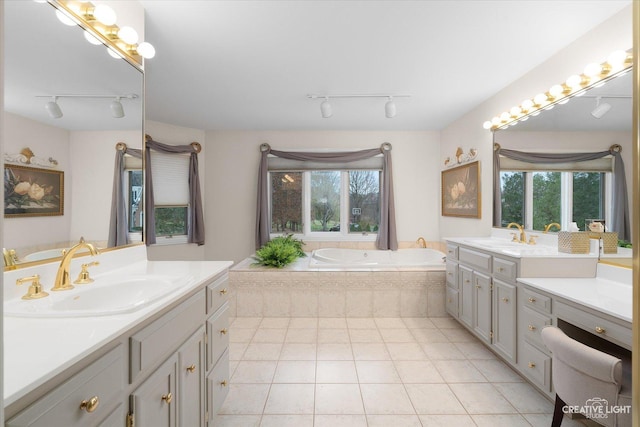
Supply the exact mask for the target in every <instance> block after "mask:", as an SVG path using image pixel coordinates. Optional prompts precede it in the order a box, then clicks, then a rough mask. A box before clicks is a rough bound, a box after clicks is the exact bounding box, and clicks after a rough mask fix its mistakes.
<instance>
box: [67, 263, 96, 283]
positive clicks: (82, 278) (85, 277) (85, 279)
mask: <svg viewBox="0 0 640 427" xmlns="http://www.w3.org/2000/svg"><path fill="white" fill-rule="evenodd" d="M94 265H100V262H98V261H93V262H90V263H88V264H82V265H81V266H80V268H81V270H80V274H78V278H77V279H76V280H75V281H74V282H73V283H75V284H76V285H85V284H87V283H92V282H93V279H92V278H91V277H89V267H93V266H94Z"/></svg>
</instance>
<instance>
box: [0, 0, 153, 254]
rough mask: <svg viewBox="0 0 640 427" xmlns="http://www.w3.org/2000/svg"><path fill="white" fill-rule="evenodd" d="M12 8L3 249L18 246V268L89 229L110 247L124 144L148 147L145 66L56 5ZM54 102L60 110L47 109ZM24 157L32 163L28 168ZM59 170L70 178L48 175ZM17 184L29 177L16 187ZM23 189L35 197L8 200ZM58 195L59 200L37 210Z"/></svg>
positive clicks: (13, 4)
mask: <svg viewBox="0 0 640 427" xmlns="http://www.w3.org/2000/svg"><path fill="white" fill-rule="evenodd" d="M4 8H5V12H4V22H3V25H4V32H5V35H4V38H5V75H4V92H5V100H4V103H5V111H4V117H5V129H3V132H4V140H5V147H4V148H5V153H3V154H4V156H5V157H4V160H5V161H4V167H5V171H4V172H5V173H4V177H5V218H4V230H3V234H4V245H5V248H6V249H7V251H9V250H14V251H15V260H16V261H17V262H18V264H17V265H18V266H19V265H21V264H22V265H24V264H23V263H24V262H25V261H26V262H31V261H34V260H37V259H39V258H40V259H43V258H45V259H46V258H50V257H59V256H60V255H61V249H63V248H67V247H69V245H70V244H73V243H74V242H77V241H78V240H79V239H80V237H81V236H82V237H84V238H85V240H86V241H89V242H92V243H94V244H96V245H97V246H98V247H100V248H104V247H106V246H107V240H108V232H109V220H110V213H111V204H112V203H111V202H112V200H111V199H112V187H113V177H114V176H113V174H114V161H115V150H116V144H118V143H125V144H126V145H127V146H128V147H130V148H138V149H140V148H142V144H143V139H144V137H143V114H144V113H143V99H144V93H143V89H144V83H143V80H144V77H143V73H142V71H141V70H140V69H139V68H137V67H135V66H133V65H131V64H130V63H129V62H127V61H125V60H123V59H122V58H120V59H115V58H113V57H111V56H110V55H109V54H108V52H107V48H106V47H105V46H104V45H102V44H98V45H95V44H92V43H90V42H89V41H88V40H87V38H85V33H86V32H85V31H84V29H83V28H81V27H80V26H78V25H76V24H72V25H64V24H63V23H62V22H61V21H60V20H59V19H58V18H57V16H56V9H55V7H52V5H51V4H49V3H39V2H33V1H10V2H5V3H4ZM89 39H91V38H90V37H89ZM93 41H95V39H94V40H93ZM56 95H57V96H58V98H57V99H55V100H54V99H53V96H56ZM118 97H120V99H119V100H118V99H117V98H118ZM53 101H56V102H57V105H58V107H59V110H60V111H59V112H61V113H62V117H59V118H54V117H53V116H55V115H56V111H55V108H53V109H52V106H51V105H49V107H48V108H45V105H47V103H50V102H53ZM114 101H119V102H120V105H121V107H122V111H121V112H120V113H118V108H117V105H115V107H114V105H113V104H114ZM53 107H55V106H53ZM114 108H115V110H114ZM57 115H59V114H57ZM122 115H124V116H123V117H116V116H122ZM20 155H22V156H26V157H27V158H31V159H32V161H28V162H27V164H22V165H21V163H24V157H22V158H21V157H20ZM31 156H33V157H31ZM14 165H17V167H14ZM139 167H140V168H141V165H140V166H139ZM51 176H55V177H56V179H58V178H59V177H62V178H61V179H62V180H61V181H56V182H49V181H48V180H50V179H51ZM131 176H133V175H131ZM136 176H141V174H139V175H136ZM136 179H137V178H136ZM19 182H26V184H23V185H22V186H21V187H19V188H18V190H17V192H16V191H15V190H16V184H17V183H19ZM33 184H37V185H38V186H37V187H36V186H34V185H33ZM136 185H137V184H136ZM140 185H141V184H140ZM130 186H135V185H134V184H133V183H130ZM28 187H29V188H28ZM58 187H61V188H58ZM29 190H30V191H31V194H30V193H29V192H28V191H29ZM20 193H22V194H26V195H27V196H29V199H24V200H22V201H20V200H17V197H14V198H13V199H12V201H11V202H12V204H11V205H10V206H8V204H7V197H10V195H11V194H13V196H16V194H18V195H20ZM51 194H53V195H54V196H55V195H58V196H60V197H59V202H58V203H57V202H56V201H55V200H53V201H51V203H50V204H53V207H52V208H51V206H49V208H50V209H43V210H42V211H39V208H40V207H41V206H39V203H38V202H41V203H40V204H41V205H45V203H43V201H45V200H47V196H50V195H51ZM138 196H139V194H138V195H136V194H135V192H134V194H133V196H132V197H138ZM16 200H17V201H16ZM17 205H21V206H17ZM22 208H24V209H22ZM45 211H46V212H45ZM43 212H44V213H47V215H42V213H43ZM8 213H9V215H8ZM136 214H137V215H138V216H139V217H140V218H141V217H142V213H141V212H140V211H139V212H137V213H136ZM132 231H134V230H133V229H132ZM137 231H138V236H137V238H136V237H135V236H134V238H135V239H136V240H137V241H138V242H141V240H142V239H141V234H142V233H141V229H138V230H137ZM134 242H135V240H134ZM5 264H6V261H5Z"/></svg>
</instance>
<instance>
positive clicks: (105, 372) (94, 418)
mask: <svg viewBox="0 0 640 427" xmlns="http://www.w3.org/2000/svg"><path fill="white" fill-rule="evenodd" d="M124 363H125V362H124V348H123V346H121V345H119V346H118V347H116V348H114V349H113V350H111V351H110V352H109V353H107V354H105V355H104V356H102V357H101V358H99V359H98V360H96V361H95V362H93V363H92V364H91V365H89V366H87V367H86V368H84V369H83V370H82V371H80V372H79V373H77V374H75V375H74V376H72V377H71V378H70V379H69V380H67V381H66V382H65V383H64V384H62V385H60V386H59V387H56V388H55V389H53V390H52V391H51V392H50V393H48V394H47V395H46V396H45V397H43V398H42V399H40V400H37V401H36V402H35V403H34V404H33V405H31V406H30V407H29V408H27V409H25V410H24V411H22V412H21V413H20V414H18V415H17V416H16V417H14V418H12V419H11V420H9V421H8V422H7V424H6V425H7V427H24V426H30V427H40V426H42V427H51V426H65V427H73V426H78V427H81V426H82V427H84V426H89V425H99V423H100V421H101V419H105V418H107V419H108V418H109V416H110V412H111V411H112V410H113V409H114V406H115V405H116V403H117V402H118V401H119V400H120V399H121V398H122V394H123V389H124V381H125V378H124V376H125V374H124V367H125V365H124ZM94 397H95V398H97V407H96V408H95V410H94V411H93V412H87V411H86V410H85V409H81V404H82V402H88V401H89V400H90V399H92V398H94ZM123 420H124V418H121V419H120V423H121V424H122V422H123ZM105 421H106V420H105ZM104 425H110V424H108V423H107V424H104Z"/></svg>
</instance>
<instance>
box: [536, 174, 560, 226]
mask: <svg viewBox="0 0 640 427" xmlns="http://www.w3.org/2000/svg"><path fill="white" fill-rule="evenodd" d="M560 190H561V186H560V172H534V173H533V229H534V230H544V226H545V225H546V224H549V223H552V222H559V220H560V214H561V194H560Z"/></svg>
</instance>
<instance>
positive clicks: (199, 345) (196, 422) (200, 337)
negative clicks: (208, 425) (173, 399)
mask: <svg viewBox="0 0 640 427" xmlns="http://www.w3.org/2000/svg"><path fill="white" fill-rule="evenodd" d="M204 337H205V329H204V326H202V327H201V328H200V329H198V331H197V332H196V333H195V334H193V335H192V336H191V338H189V339H188V340H187V342H185V343H184V344H183V345H182V347H180V350H178V361H179V365H178V366H179V369H178V371H179V375H178V379H179V380H178V387H179V390H180V393H179V394H180V402H179V405H180V408H179V409H180V411H179V414H178V417H179V418H180V424H179V425H181V426H189V427H203V426H204V423H205V407H204V405H205V400H204V388H205V387H204V386H205V384H204V383H205V360H204V354H205V340H204Z"/></svg>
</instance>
